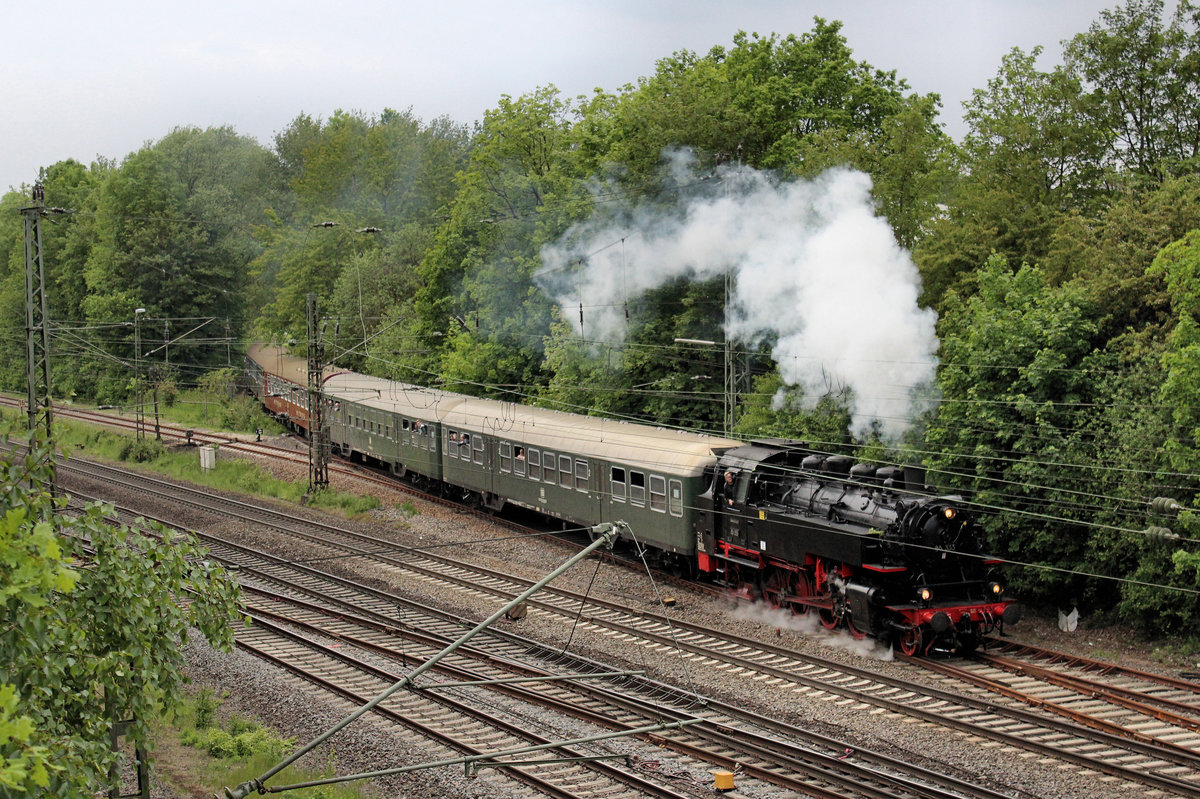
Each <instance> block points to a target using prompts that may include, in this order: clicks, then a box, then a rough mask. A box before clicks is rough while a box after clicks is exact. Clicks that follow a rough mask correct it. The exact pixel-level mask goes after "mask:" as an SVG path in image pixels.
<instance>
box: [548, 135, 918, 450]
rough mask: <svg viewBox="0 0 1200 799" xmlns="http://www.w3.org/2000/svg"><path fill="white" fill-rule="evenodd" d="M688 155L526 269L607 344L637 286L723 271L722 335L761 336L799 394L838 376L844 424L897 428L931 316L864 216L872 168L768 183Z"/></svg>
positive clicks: (883, 226) (903, 259) (910, 273)
mask: <svg viewBox="0 0 1200 799" xmlns="http://www.w3.org/2000/svg"><path fill="white" fill-rule="evenodd" d="M689 161H690V159H688V158H687V157H686V156H684V157H679V158H676V159H675V171H676V173H677V174H676V175H675V176H674V177H675V181H676V186H677V187H678V188H677V189H676V190H675V191H674V192H673V193H672V194H670V195H663V194H660V195H658V196H656V197H654V198H652V199H651V200H648V201H645V202H642V203H640V204H639V205H637V206H636V207H627V208H622V209H620V210H618V211H616V212H612V211H611V210H610V211H609V212H608V213H605V214H603V218H601V216H600V215H597V216H594V217H593V218H592V219H591V220H588V221H586V222H583V223H580V224H577V225H575V226H574V227H572V228H571V229H570V230H569V231H567V233H566V234H565V235H564V236H563V237H562V238H561V239H560V240H559V241H558V242H556V243H555V244H553V245H548V246H546V247H544V248H543V250H542V253H541V255H542V260H543V268H542V270H540V272H539V275H538V281H539V283H540V284H541V285H542V287H543V288H544V289H545V290H546V291H547V292H548V293H549V294H551V295H552V296H554V297H555V300H556V302H558V303H559V305H560V306H561V307H562V310H563V315H564V316H565V317H566V318H567V319H569V320H571V321H572V322H573V323H574V324H575V325H576V329H577V331H578V332H579V333H580V334H581V335H583V336H584V337H585V338H587V339H589V340H595V341H608V342H616V341H620V340H621V339H622V338H623V337H624V332H625V313H624V311H623V308H624V307H625V306H626V304H631V303H633V302H634V301H635V300H636V299H637V298H638V297H639V295H641V294H642V293H643V292H645V291H647V290H650V289H653V288H655V287H658V286H661V285H664V284H665V283H667V282H668V281H672V280H678V279H694V280H707V279H711V278H716V277H722V276H725V275H728V276H729V278H730V281H729V285H730V294H729V298H728V312H727V318H726V319H725V320H724V330H725V335H726V336H727V337H728V339H729V340H730V341H734V342H738V343H739V344H741V345H745V346H748V347H755V348H764V347H765V348H769V350H770V353H771V356H772V357H773V358H774V360H775V362H776V363H777V364H778V366H779V371H780V374H781V376H782V377H783V379H784V380H785V381H786V382H787V383H788V384H789V385H793V386H797V387H800V388H801V389H802V390H803V393H804V396H805V398H806V400H807V401H810V402H815V401H816V400H817V399H818V398H819V397H821V396H822V395H824V394H826V393H828V392H830V391H838V390H840V389H841V388H843V387H845V388H849V389H850V390H851V392H852V394H853V400H854V428H855V430H856V432H862V431H864V430H865V429H866V428H867V427H868V426H869V425H870V423H871V420H872V419H878V420H879V421H880V425H881V428H882V431H883V432H884V433H885V435H888V436H893V435H895V434H897V433H899V432H900V431H902V430H903V429H904V428H905V427H906V426H907V424H908V421H909V419H910V399H911V396H912V393H913V389H914V388H916V387H918V386H921V385H922V384H926V383H929V382H930V381H931V380H932V378H933V376H934V369H935V366H936V358H935V352H936V350H937V339H936V336H935V332H934V324H935V321H936V315H935V314H934V312H933V311H931V310H928V309H922V308H920V307H918V305H917V295H918V293H919V291H920V278H919V276H918V274H917V269H916V266H915V265H914V264H913V262H912V260H911V258H910V257H909V254H908V253H907V252H906V251H905V250H903V249H902V248H901V247H900V246H899V245H898V244H897V243H896V240H895V237H894V236H893V235H892V231H891V228H890V227H889V226H888V224H887V221H886V220H885V219H882V218H880V217H879V216H877V215H876V214H875V211H874V207H873V203H872V200H871V197H870V189H871V181H870V178H869V177H868V176H866V175H864V174H862V173H861V172H855V171H851V170H848V169H836V170H831V171H829V172H826V173H825V174H823V175H821V176H820V177H819V178H817V179H815V180H812V181H793V182H784V183H780V182H778V181H775V180H773V179H772V178H771V177H770V176H768V175H767V174H765V173H762V172H758V171H756V170H753V169H749V168H745V167H734V166H730V167H725V168H722V169H720V170H718V172H717V173H716V174H715V175H714V176H713V179H711V180H708V181H704V182H697V181H696V179H695V178H694V177H684V176H683V175H682V174H681V173H682V172H683V171H684V170H690V168H691V164H690V162H689ZM698 186H699V187H702V188H700V189H697V187H698ZM664 196H673V197H676V198H677V201H674V202H671V201H670V200H666V201H664ZM602 207H603V206H602ZM580 304H582V306H583V328H582V329H580V328H579V325H580V319H579V306H580ZM718 312H719V311H718ZM663 343H664V344H669V343H670V342H663Z"/></svg>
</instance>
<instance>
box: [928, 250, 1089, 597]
mask: <svg viewBox="0 0 1200 799" xmlns="http://www.w3.org/2000/svg"><path fill="white" fill-rule="evenodd" d="M978 280H979V289H978V292H977V293H976V294H974V295H972V296H971V297H968V298H965V299H964V298H960V297H959V296H958V295H957V294H955V293H951V294H950V295H948V297H947V300H946V307H945V312H944V315H943V317H942V319H941V320H940V323H939V332H940V334H941V337H942V355H941V358H942V363H941V366H940V368H939V370H938V379H937V383H938V388H939V389H940V391H941V395H942V396H941V402H940V404H939V406H938V408H937V410H936V413H935V414H934V417H933V419H932V420H931V422H930V423H929V425H928V428H927V430H926V440H927V448H928V449H929V450H930V455H929V456H928V458H927V465H928V466H929V467H930V468H931V470H932V474H931V476H932V477H933V479H934V480H935V481H936V482H937V483H939V484H942V485H953V486H955V487H959V488H962V489H964V490H967V491H969V493H970V496H971V498H972V499H973V501H974V502H976V503H978V504H979V505H981V506H982V507H984V508H987V509H1012V510H1014V511H1016V513H1011V514H1010V513H1004V512H998V513H994V514H992V515H989V516H988V518H987V524H986V529H987V536H988V541H987V543H988V546H989V547H990V548H991V549H992V550H993V551H994V552H996V553H997V554H999V555H1001V556H1003V557H1006V558H1011V559H1013V560H1017V561H1022V562H1032V563H1037V564H1047V565H1051V566H1058V565H1060V564H1079V563H1084V562H1086V561H1087V553H1088V547H1089V536H1088V527H1087V526H1086V524H1085V525H1077V524H1072V523H1071V521H1069V519H1070V518H1072V517H1074V518H1077V519H1079V520H1080V521H1087V513H1086V511H1085V510H1082V509H1080V510H1072V508H1075V507H1077V506H1076V503H1075V502H1074V500H1075V498H1076V495H1075V494H1074V493H1073V491H1074V489H1075V487H1076V486H1077V485H1078V484H1079V475H1080V474H1083V473H1086V471H1087V469H1088V468H1089V466H1090V465H1092V463H1093V462H1092V461H1091V459H1090V457H1091V453H1088V452H1086V451H1083V450H1082V449H1081V448H1080V447H1079V446H1077V445H1078V443H1079V442H1078V441H1077V440H1076V437H1077V435H1078V433H1077V431H1078V430H1079V429H1080V428H1081V427H1082V425H1081V424H1079V423H1078V420H1079V418H1080V414H1081V413H1083V411H1082V410H1081V409H1082V408H1084V407H1086V405H1085V404H1086V403H1087V402H1088V401H1089V400H1090V398H1091V397H1093V396H1094V395H1093V393H1092V380H1091V375H1090V372H1089V370H1088V369H1087V368H1085V367H1086V359H1087V358H1088V356H1089V355H1090V354H1091V353H1092V352H1093V350H1094V346H1095V345H1094V343H1093V341H1092V337H1093V336H1094V334H1095V331H1096V322H1095V319H1094V316H1093V314H1094V311H1093V310H1092V309H1090V308H1089V307H1088V305H1087V304H1086V298H1085V296H1084V295H1083V294H1082V292H1080V291H1079V290H1078V289H1074V288H1068V287H1063V288H1060V289H1051V288H1050V287H1048V286H1047V285H1046V281H1045V277H1044V275H1043V274H1042V273H1041V271H1040V270H1038V269H1036V268H1034V267H1030V266H1023V267H1021V268H1020V269H1018V270H1017V271H1016V273H1015V274H1014V273H1013V272H1011V271H1010V270H1009V268H1008V265H1007V263H1006V262H1005V260H1004V259H1003V258H1001V257H999V256H993V257H992V258H991V259H989V261H988V263H987V265H986V267H985V268H984V269H983V270H982V271H981V272H980V273H979V278H978ZM1011 582H1012V584H1013V587H1014V588H1015V589H1016V590H1017V592H1018V593H1020V594H1024V595H1025V597H1026V598H1027V599H1029V600H1033V601H1048V602H1055V601H1061V602H1066V601H1068V599H1069V597H1071V596H1079V595H1080V594H1081V593H1082V589H1083V586H1081V585H1078V584H1076V583H1075V582H1073V581H1071V580H1069V579H1065V578H1063V577H1061V576H1059V575H1057V574H1056V573H1054V572H1050V571H1039V570H1029V571H1021V572H1017V573H1016V574H1014V579H1012V580H1011Z"/></svg>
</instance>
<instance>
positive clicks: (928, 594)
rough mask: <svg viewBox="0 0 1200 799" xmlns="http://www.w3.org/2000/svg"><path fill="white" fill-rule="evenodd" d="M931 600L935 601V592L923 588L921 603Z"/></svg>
mask: <svg viewBox="0 0 1200 799" xmlns="http://www.w3.org/2000/svg"><path fill="white" fill-rule="evenodd" d="M931 599H933V592H932V591H930V590H929V589H928V588H922V589H921V601H922V602H928V601H929V600H931Z"/></svg>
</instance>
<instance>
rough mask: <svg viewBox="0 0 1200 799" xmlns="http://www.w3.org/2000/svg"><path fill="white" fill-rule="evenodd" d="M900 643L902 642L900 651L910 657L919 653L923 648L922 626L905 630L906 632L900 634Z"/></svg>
mask: <svg viewBox="0 0 1200 799" xmlns="http://www.w3.org/2000/svg"><path fill="white" fill-rule="evenodd" d="M898 643H899V644H900V651H901V652H903V653H904V654H906V655H908V656H909V657H912V656H913V655H915V654H917V652H919V651H920V650H921V628H920V627H913V628H911V629H909V630H905V632H904V634H903V635H901V636H900V640H899V641H898Z"/></svg>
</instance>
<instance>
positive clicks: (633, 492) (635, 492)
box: [629, 472, 646, 505]
mask: <svg viewBox="0 0 1200 799" xmlns="http://www.w3.org/2000/svg"><path fill="white" fill-rule="evenodd" d="M629 501H630V502H632V503H633V504H634V505H645V504H646V475H645V474H643V473H642V472H630V473H629Z"/></svg>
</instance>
